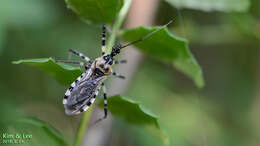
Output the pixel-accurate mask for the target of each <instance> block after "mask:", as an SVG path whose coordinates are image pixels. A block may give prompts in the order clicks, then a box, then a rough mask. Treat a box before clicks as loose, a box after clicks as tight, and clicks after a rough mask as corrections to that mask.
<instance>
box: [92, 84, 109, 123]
mask: <svg viewBox="0 0 260 146" xmlns="http://www.w3.org/2000/svg"><path fill="white" fill-rule="evenodd" d="M102 89H103V94H104V117H102V118H100V119H98V120H96V121H95V122H94V123H93V125H95V124H97V123H98V122H100V121H102V120H104V119H106V118H107V112H108V108H107V92H106V87H105V85H104V83H102Z"/></svg>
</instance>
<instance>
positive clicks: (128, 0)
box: [73, 0, 131, 146]
mask: <svg viewBox="0 0 260 146" xmlns="http://www.w3.org/2000/svg"><path fill="white" fill-rule="evenodd" d="M130 5H131V0H125V2H124V5H123V7H122V9H121V10H120V12H119V14H118V18H117V20H116V21H115V23H114V25H113V29H112V35H111V37H110V39H109V41H108V48H107V50H106V53H109V52H111V50H112V47H113V46H114V44H115V41H116V34H117V32H118V31H119V30H120V27H121V25H122V23H123V21H124V19H125V17H126V14H127V12H128V10H129V7H130ZM92 109H93V107H92V108H90V109H89V111H87V112H84V114H83V116H82V118H81V120H80V125H79V128H78V133H77V135H76V138H75V140H74V145H73V146H80V145H81V143H82V140H83V137H84V134H85V131H86V129H87V125H88V122H89V119H90V115H91V112H92Z"/></svg>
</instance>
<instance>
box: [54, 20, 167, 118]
mask: <svg viewBox="0 0 260 146" xmlns="http://www.w3.org/2000/svg"><path fill="white" fill-rule="evenodd" d="M171 22H172V21H170V22H169V23H167V24H165V25H163V26H161V27H159V28H158V29H156V30H155V31H153V32H151V33H149V34H147V35H146V36H144V37H142V38H141V39H138V40H135V41H133V42H131V43H128V44H126V45H121V44H118V45H115V46H113V47H112V51H111V53H105V51H106V30H107V27H106V25H103V27H102V47H101V50H102V55H101V56H100V57H98V58H96V59H94V60H91V59H90V58H89V57H87V56H86V55H84V54H82V53H80V52H78V51H76V50H73V49H69V52H71V53H73V54H75V55H77V56H79V57H81V58H82V59H83V60H84V62H76V61H69V60H67V61H65V60H63V61H62V60H57V61H56V62H63V63H69V64H77V65H80V66H81V67H83V68H85V71H84V72H83V73H82V75H81V76H79V77H78V78H77V79H76V80H75V81H74V82H73V83H72V84H71V85H70V87H69V88H68V89H67V91H66V93H65V96H64V98H63V104H64V107H65V113H66V114H67V115H77V114H80V113H82V112H84V111H86V110H87V109H88V108H89V107H90V106H91V104H93V103H94V101H95V99H96V97H97V95H98V93H99V90H100V89H101V88H102V89H103V96H104V116H103V117H102V118H100V119H98V120H97V121H101V120H102V119H105V118H106V117H107V113H108V107H107V94H106V87H105V85H104V81H105V80H106V79H107V77H109V76H111V75H112V76H115V77H118V78H121V79H124V78H125V77H124V76H122V75H119V74H117V73H116V72H113V70H112V67H111V66H112V65H113V64H118V63H125V62H126V61H124V60H121V61H118V60H115V58H114V57H115V56H117V55H118V54H119V53H120V51H121V49H123V48H125V47H127V46H130V45H132V44H135V43H138V42H140V41H143V40H145V39H146V38H148V37H150V36H151V35H152V34H154V33H155V32H158V31H159V30H161V29H163V28H164V27H167V25H169V24H170V23H171Z"/></svg>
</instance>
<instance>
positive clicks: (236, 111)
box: [0, 0, 260, 146]
mask: <svg viewBox="0 0 260 146" xmlns="http://www.w3.org/2000/svg"><path fill="white" fill-rule="evenodd" d="M250 2H251V6H250V9H249V10H248V12H243V13H227V12H205V11H199V10H191V9H183V10H178V9H175V8H174V7H172V6H170V5H169V4H168V3H166V2H164V1H161V2H160V6H159V10H158V13H157V16H156V24H165V22H167V21H168V20H169V19H170V18H172V17H173V16H176V14H179V15H178V16H177V18H176V21H175V22H174V24H172V25H171V26H170V30H171V31H172V32H173V33H175V34H177V35H178V36H182V37H184V38H186V39H188V40H189V42H190V45H189V46H190V49H191V52H192V53H193V54H194V56H195V57H196V59H197V61H198V62H199V64H200V65H201V67H202V69H203V74H204V78H205V83H206V86H205V87H204V88H202V89H198V88H197V87H196V86H195V85H194V83H193V82H192V81H191V80H190V79H188V78H187V77H186V76H184V75H183V74H181V73H179V72H178V71H176V70H175V69H174V68H173V67H172V66H170V65H166V64H164V63H162V62H160V61H158V60H156V59H154V58H153V57H149V56H145V59H144V60H143V61H142V62H141V65H140V68H139V70H138V72H137V73H136V75H135V76H134V79H133V82H132V83H131V85H130V86H129V89H128V91H127V93H126V96H128V97H133V99H135V100H137V101H140V102H141V103H143V104H144V105H145V106H146V107H148V108H149V109H151V110H152V111H153V112H154V113H156V114H157V115H159V116H160V122H161V124H162V127H163V128H164V129H165V131H166V132H167V133H168V135H169V137H170V139H171V143H172V145H175V146H209V145H210V146H258V145H259V144H260V124H259V123H260V115H259V113H260V99H259V97H260V92H259V89H260V70H259V65H260V64H259V63H260V59H259V58H260V52H259V51H260V50H259V49H260V1H259V0H251V1H250ZM166 14H167V15H166ZM100 32H101V30H100V26H95V25H88V24H85V23H83V22H82V21H80V19H79V18H78V17H77V16H76V15H75V14H73V13H72V12H71V11H70V10H68V9H67V8H66V5H65V3H64V1H63V0H56V1H53V0H37V1H35V0H2V1H1V2H0V56H1V57H0V59H1V61H0V64H1V75H0V91H1V97H0V114H1V118H0V128H1V129H0V130H1V131H0V132H1V133H2V132H5V131H7V129H8V128H9V127H10V123H12V121H14V119H17V118H18V117H23V116H30V117H37V118H38V119H41V120H43V121H46V122H48V123H50V124H51V125H52V126H53V127H55V128H56V129H58V130H59V131H60V132H61V134H62V135H63V136H64V137H65V139H66V140H67V141H68V143H69V144H71V143H72V141H73V138H74V135H75V133H76V130H77V126H78V121H79V118H76V119H75V118H73V117H68V116H66V115H65V113H64V108H63V105H62V104H61V100H62V97H63V93H64V91H65V88H66V87H64V86H62V85H60V84H58V83H57V82H56V81H55V80H54V79H53V78H51V77H50V76H48V75H46V74H45V73H43V72H41V71H39V70H38V69H35V68H31V67H28V66H24V65H13V64H11V61H14V60H19V59H23V58H43V57H55V58H58V59H64V58H66V56H67V51H68V49H69V48H76V49H77V50H79V51H81V52H83V53H85V54H87V55H88V56H90V57H91V58H94V57H97V56H98V55H99V52H100V49H98V48H100ZM126 127H129V128H126ZM36 131H37V130H36ZM112 131H113V132H112V133H111V135H109V136H108V137H110V141H109V144H107V145H111V146H112V145H113V146H117V145H118V146H120V145H127V146H128V145H129V146H131V145H138V146H143V145H150V146H153V145H156V146H157V145H161V143H160V141H159V140H158V139H156V138H151V137H153V135H150V134H149V133H148V132H144V131H142V130H141V129H139V128H138V127H132V128H130V126H129V125H127V124H126V123H124V122H122V121H121V120H117V119H116V120H114V124H113V130H112ZM34 135H37V134H34ZM41 138H43V139H44V138H46V137H44V136H42V137H41ZM46 139H47V138H46ZM46 143H48V142H47V141H46ZM40 145H41V144H40ZM44 145H47V144H44ZM48 145H52V143H51V142H49V144H48Z"/></svg>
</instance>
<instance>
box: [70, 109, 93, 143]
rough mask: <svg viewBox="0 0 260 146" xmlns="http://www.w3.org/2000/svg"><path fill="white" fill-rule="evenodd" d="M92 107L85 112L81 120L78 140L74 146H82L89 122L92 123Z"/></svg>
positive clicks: (76, 139)
mask: <svg viewBox="0 0 260 146" xmlns="http://www.w3.org/2000/svg"><path fill="white" fill-rule="evenodd" d="M92 109H93V108H92V107H91V108H90V109H89V110H88V111H87V112H84V113H83V115H82V117H81V120H80V125H79V128H78V133H77V135H76V138H75V140H74V145H73V146H81V142H82V140H83V137H84V135H85V131H86V130H87V125H88V122H89V121H90V120H89V119H90V115H91V112H92Z"/></svg>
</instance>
